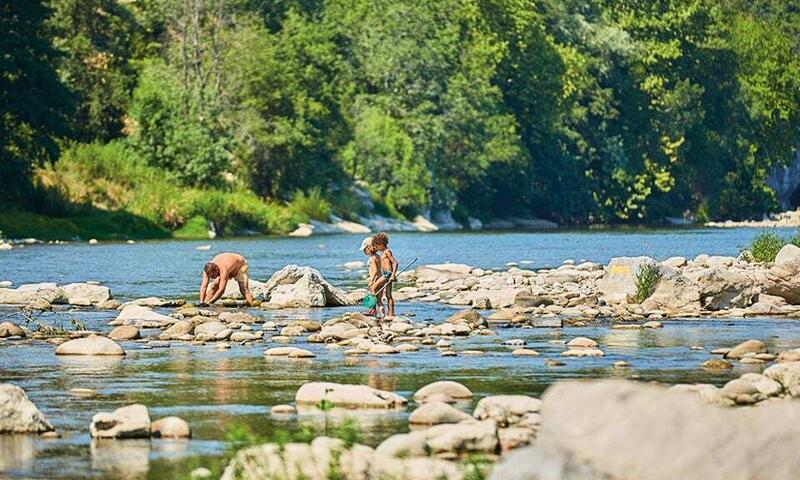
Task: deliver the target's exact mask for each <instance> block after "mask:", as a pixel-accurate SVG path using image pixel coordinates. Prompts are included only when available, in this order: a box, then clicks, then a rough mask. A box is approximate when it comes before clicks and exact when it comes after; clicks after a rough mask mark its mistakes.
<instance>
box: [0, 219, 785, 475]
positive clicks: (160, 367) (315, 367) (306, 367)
mask: <svg viewBox="0 0 800 480" xmlns="http://www.w3.org/2000/svg"><path fill="white" fill-rule="evenodd" d="M757 233H758V232H757V231H755V230H747V229H736V230H710V229H694V230H655V231H654V230H647V231H642V230H633V231H611V232H608V231H575V232H562V231H558V232H527V233H446V234H393V235H392V240H391V244H392V247H393V250H394V251H395V254H396V255H397V256H398V257H399V259H400V261H401V263H403V262H404V261H406V260H408V259H410V258H413V257H418V258H419V262H420V264H426V263H440V262H445V261H454V262H463V263H468V264H471V265H475V266H480V267H484V268H505V267H504V265H505V263H506V262H511V261H513V262H523V261H524V262H525V263H523V264H521V266H523V267H525V268H539V267H545V266H548V265H549V266H555V265H558V264H560V263H561V262H562V261H563V260H565V259H573V260H575V261H581V260H584V259H585V260H591V261H598V262H606V261H608V260H609V259H610V258H611V257H612V256H620V255H642V254H644V255H650V256H653V257H655V258H658V259H663V258H666V257H668V256H671V255H683V256H686V257H693V256H695V255H697V254H700V253H709V254H720V255H736V254H737V252H738V250H739V248H740V247H742V246H745V245H747V244H748V243H749V241H750V239H751V238H752V236H753V235H755V234H757ZM204 243H205V244H210V245H211V250H210V251H198V250H196V249H195V248H196V247H197V246H198V245H202V244H204ZM359 244H360V238H359V237H358V236H344V235H343V236H330V237H316V238H307V239H286V238H252V239H251V238H248V239H231V240H221V241H214V242H210V243H209V242H183V241H164V242H141V243H137V244H134V245H128V244H124V243H119V244H101V245H95V246H89V245H86V244H69V245H55V246H32V247H26V248H23V249H17V250H12V251H9V252H0V280H11V281H12V282H14V283H15V284H17V285H18V284H22V283H32V282H44V281H53V282H57V283H68V282H73V281H86V280H97V281H100V282H102V283H103V284H105V285H107V286H109V287H111V289H112V291H113V293H114V295H115V297H117V298H120V299H123V300H124V299H130V298H138V297H143V296H150V295H157V296H163V297H176V298H178V297H179V298H186V299H188V300H192V299H194V298H196V293H195V292H196V289H197V285H198V283H199V271H200V268H201V266H202V264H203V263H204V262H205V261H206V260H207V259H208V258H209V257H210V256H212V255H213V254H214V253H215V252H219V251H226V250H233V251H239V252H242V253H243V254H245V255H246V256H247V257H248V259H249V261H250V265H251V267H250V270H251V272H252V274H253V277H254V278H256V279H259V280H264V279H265V278H267V277H268V276H269V274H270V273H271V272H273V271H274V270H276V269H278V268H280V267H282V266H284V265H286V264H288V263H297V264H301V265H311V266H314V267H316V268H318V269H319V270H320V271H321V272H322V273H323V275H324V276H325V277H326V278H328V279H329V280H331V281H332V282H333V283H335V284H337V285H340V286H345V287H346V286H352V285H355V284H358V283H359V282H360V280H361V276H362V275H363V272H359V271H348V270H344V269H343V268H341V267H340V265H342V264H343V263H345V262H347V261H352V260H360V259H363V256H360V255H361V254H360V252H358V250H357V249H358V246H359ZM528 262H533V263H528ZM398 310H399V312H398V313H400V314H409V315H413V316H414V317H413V318H414V320H415V321H423V320H427V321H434V322H440V321H441V320H443V319H444V318H445V317H446V316H447V315H449V314H451V313H452V312H453V311H454V310H453V309H452V308H450V307H448V306H445V305H438V304H424V303H403V304H401V305H399V306H398ZM343 311H346V309H315V310H308V311H303V310H291V311H270V312H265V311H261V310H254V311H251V313H254V314H257V315H260V316H262V317H264V318H265V319H266V320H286V319H287V318H309V319H312V320H317V321H323V320H325V319H327V318H332V317H334V316H336V315H337V314H341V313H342V312H343ZM12 313H13V311H12V310H10V309H0V316H3V315H8V314H12ZM164 313H169V310H164ZM115 314H116V312H105V311H101V312H98V311H92V310H86V309H84V310H81V309H75V310H70V311H66V310H60V311H57V312H52V313H46V314H42V315H41V316H40V320H41V321H43V322H46V323H54V324H63V323H66V322H67V321H68V319H70V318H77V319H80V320H81V321H83V322H84V323H85V324H86V326H87V328H89V329H97V330H102V331H108V330H110V328H111V327H109V326H107V322H108V321H109V320H110V319H112V318H114V317H115ZM12 320H14V319H13V318H12ZM16 320H19V319H18V318H17V319H16ZM609 327H610V325H608V324H593V325H590V326H587V327H582V328H568V329H563V330H562V329H516V328H514V329H506V328H496V327H493V328H495V329H496V331H497V332H498V334H499V335H498V336H477V337H467V338H463V339H454V341H453V344H454V349H455V350H466V349H479V350H483V351H484V352H485V355H483V356H466V355H459V356H457V357H440V356H439V353H438V351H437V350H435V349H433V348H424V347H423V348H422V349H421V350H420V351H419V352H414V353H404V354H398V355H393V356H382V357H379V356H364V357H360V358H356V359H351V358H345V357H344V356H343V355H342V353H341V350H331V349H326V348H325V346H324V345H317V344H303V345H301V346H302V347H303V348H307V349H309V350H311V351H313V352H314V353H316V355H317V357H316V358H315V359H313V360H311V361H290V360H286V359H271V358H265V357H264V356H263V355H262V353H263V350H264V345H263V344H262V345H253V346H240V345H236V344H234V345H233V348H231V349H230V350H223V351H220V350H216V349H215V348H214V346H213V345H204V346H190V345H187V344H181V343H173V345H172V346H171V347H170V348H153V349H149V348H146V347H145V345H144V344H143V343H141V342H122V344H123V346H124V347H125V349H126V351H127V353H128V354H127V355H126V356H125V357H124V358H114V359H103V358H68V357H56V356H55V355H54V354H53V346H52V345H49V344H47V343H44V342H28V341H25V342H19V341H5V342H2V341H0V382H12V383H15V384H18V385H20V386H21V387H23V388H24V389H25V390H26V392H28V395H29V396H30V398H31V399H32V400H33V402H34V403H36V405H37V406H38V407H39V408H40V409H41V410H42V411H43V413H44V414H45V415H46V416H47V418H48V419H49V420H50V422H51V423H53V425H54V426H55V427H56V429H57V430H58V431H59V432H60V433H61V434H62V437H61V438H59V439H50V440H46V439H40V438H38V437H36V436H26V435H13V436H8V435H7V436H0V478H64V479H84V478H92V479H95V478H96V479H115V478H124V479H145V478H147V479H168V478H187V475H186V473H187V472H188V471H189V470H191V468H193V467H196V466H201V465H211V464H213V463H214V462H218V461H219V459H220V458H222V457H223V456H224V455H225V454H226V449H227V448H228V443H227V442H226V441H225V432H226V431H230V430H232V429H234V428H236V427H237V426H240V425H246V426H247V428H249V430H251V431H252V432H254V433H257V434H259V435H261V436H265V437H269V436H271V435H274V434H275V432H277V431H279V430H288V431H293V430H297V429H298V428H299V426H300V425H301V424H307V425H310V426H311V427H312V428H313V429H315V431H317V432H318V433H322V432H323V431H324V429H325V428H326V424H329V425H333V424H336V423H337V422H339V421H341V420H342V419H343V418H345V417H346V416H350V417H353V418H355V419H356V421H357V422H358V424H359V425H360V430H361V435H362V441H363V442H364V443H367V444H372V445H375V444H377V443H379V442H380V441H381V440H382V439H383V438H385V437H386V436H388V435H390V434H392V433H396V432H402V431H406V430H407V428H408V427H407V418H408V413H409V412H410V411H411V410H413V408H414V406H413V403H412V404H411V405H410V406H409V408H408V409H406V410H397V411H388V412H387V411H380V412H352V411H351V412H345V413H342V412H331V413H329V414H328V415H327V417H328V418H326V415H325V414H323V413H321V412H308V413H306V412H301V414H300V415H295V416H288V417H273V416H270V414H269V407H270V406H272V405H276V404H280V403H290V402H292V401H293V399H294V393H295V391H296V390H297V388H298V387H299V386H300V385H301V384H302V383H303V382H306V381H311V380H314V381H320V380H324V381H334V382H345V383H362V384H368V385H371V386H373V387H376V388H381V389H387V390H394V391H397V392H398V393H400V394H402V395H405V396H407V397H408V398H410V397H411V395H412V394H413V392H414V391H415V390H416V389H418V388H419V387H421V386H423V385H425V384H426V383H429V382H431V381H435V380H439V379H450V380H456V381H459V382H462V383H464V384H465V385H467V386H468V387H469V388H470V389H471V390H472V391H473V392H474V393H475V394H476V397H475V399H473V401H472V402H471V403H466V404H463V405H461V407H463V408H465V409H470V408H471V407H472V406H474V402H476V401H477V400H478V399H479V398H481V397H483V396H486V395H489V394H499V393H522V394H531V395H537V396H538V395H539V394H541V393H542V392H543V391H544V389H545V388H546V387H547V386H548V385H549V384H551V383H553V382H554V381H556V380H560V379H574V378H596V377H620V378H636V379H640V380H642V381H659V382H664V383H678V382H708V383H714V384H718V385H719V384H722V383H724V382H725V381H727V380H728V379H730V378H732V377H735V376H739V375H741V374H742V373H744V372H746V371H758V370H759V369H760V368H759V367H752V366H747V365H737V366H736V368H734V369H733V370H732V371H729V372H722V373H715V372H707V371H704V370H701V369H699V368H698V365H699V364H700V363H702V362H703V361H705V360H707V359H709V358H711V356H710V355H709V353H708V351H709V350H711V349H714V348H718V347H725V346H732V345H735V344H736V343H738V342H740V341H743V340H746V339H749V338H759V339H762V340H764V341H766V342H767V343H768V344H769V345H770V349H774V350H780V349H786V348H796V347H799V346H800V330H798V328H797V327H796V325H795V323H794V321H791V320H776V319H734V320H730V319H726V320H675V321H669V322H665V326H664V328H663V329H659V330H640V331H626V330H612V329H610V328H609ZM143 334H144V335H157V334H158V331H157V330H145V331H144V332H143ZM575 336H587V337H590V338H593V339H595V340H597V341H598V342H599V343H600V344H601V346H602V348H603V350H604V351H605V353H606V356H605V357H603V358H583V359H567V360H565V365H564V366H560V367H548V366H546V365H545V361H546V360H547V359H548V358H557V357H558V355H559V353H560V352H561V351H562V350H563V349H564V347H563V345H562V342H563V341H566V340H569V339H570V338H572V337H575ZM511 338H521V339H525V340H526V341H527V343H528V346H529V348H534V349H536V350H538V351H539V352H540V353H541V355H540V356H539V357H514V356H511V355H510V350H511V348H510V347H506V346H503V345H502V341H503V340H507V339H511ZM692 347H703V348H704V350H698V349H693V348H692ZM617 360H625V361H627V362H629V363H630V365H631V367H630V368H628V369H624V370H620V369H614V368H613V367H612V365H613V363H614V362H615V361H617ZM77 387H80V388H91V389H94V390H96V391H97V392H98V394H97V395H96V396H93V397H77V396H74V395H71V394H70V393H69V391H70V389H71V388H77ZM130 403H142V404H145V405H147V406H148V407H149V409H150V414H151V417H152V418H159V417H163V416H167V415H177V416H180V417H182V418H184V419H186V420H187V421H188V422H189V423H190V424H191V426H192V430H193V438H192V439H191V440H188V441H169V440H156V439H153V440H117V441H92V440H91V439H90V438H89V434H88V426H89V422H90V420H91V417H92V415H94V414H95V413H96V412H98V411H101V410H113V409H114V408H118V407H120V406H123V405H126V404H130Z"/></svg>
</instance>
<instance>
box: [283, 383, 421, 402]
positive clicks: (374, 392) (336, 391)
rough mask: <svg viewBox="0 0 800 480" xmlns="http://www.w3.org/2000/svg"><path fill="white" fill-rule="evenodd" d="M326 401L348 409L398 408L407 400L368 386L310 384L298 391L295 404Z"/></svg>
mask: <svg viewBox="0 0 800 480" xmlns="http://www.w3.org/2000/svg"><path fill="white" fill-rule="evenodd" d="M323 399H324V400H326V401H328V402H330V403H331V404H333V405H334V406H339V407H348V408H398V407H404V406H405V405H406V403H408V402H407V400H406V399H405V398H403V397H401V396H400V395H397V394H396V393H392V392H387V391H383V390H378V389H375V388H372V387H368V386H366V385H351V384H341V383H332V382H309V383H306V384H304V385H303V386H301V387H300V389H298V390H297V393H296V394H295V402H297V403H298V404H305V405H308V404H311V405H316V404H317V403H319V402H320V401H321V400H323Z"/></svg>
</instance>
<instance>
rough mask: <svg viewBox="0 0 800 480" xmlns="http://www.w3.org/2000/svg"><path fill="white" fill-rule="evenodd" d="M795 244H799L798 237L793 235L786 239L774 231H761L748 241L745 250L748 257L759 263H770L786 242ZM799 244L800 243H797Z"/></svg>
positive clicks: (799, 238)
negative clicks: (747, 252)
mask: <svg viewBox="0 0 800 480" xmlns="http://www.w3.org/2000/svg"><path fill="white" fill-rule="evenodd" d="M789 242H791V243H793V244H795V245H798V244H800V237H798V236H797V235H795V236H794V237H792V238H791V240H787V239H785V238H783V237H781V236H780V235H778V233H777V232H775V231H769V230H766V231H763V232H761V233H759V234H758V235H756V236H755V238H753V240H752V241H751V242H750V247H749V248H747V250H748V251H749V252H750V258H752V259H753V260H754V261H756V262H760V263H772V262H774V261H775V257H776V256H777V255H778V252H780V250H781V248H783V247H784V246H785V245H786V244H787V243H789ZM798 246H800V245H798Z"/></svg>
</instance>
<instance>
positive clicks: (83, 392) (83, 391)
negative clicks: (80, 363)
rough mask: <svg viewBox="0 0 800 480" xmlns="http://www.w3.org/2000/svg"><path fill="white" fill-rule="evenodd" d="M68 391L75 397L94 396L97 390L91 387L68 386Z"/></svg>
mask: <svg viewBox="0 0 800 480" xmlns="http://www.w3.org/2000/svg"><path fill="white" fill-rule="evenodd" d="M69 393H71V394H72V395H75V396H76V397H94V396H95V395H97V391H95V390H92V389H91V388H70V389H69Z"/></svg>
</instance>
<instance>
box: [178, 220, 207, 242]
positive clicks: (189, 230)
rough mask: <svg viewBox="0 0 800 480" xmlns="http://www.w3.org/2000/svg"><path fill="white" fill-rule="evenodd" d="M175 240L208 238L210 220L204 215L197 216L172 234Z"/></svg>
mask: <svg viewBox="0 0 800 480" xmlns="http://www.w3.org/2000/svg"><path fill="white" fill-rule="evenodd" d="M172 236H173V237H175V238H208V220H207V219H206V218H205V217H204V216H202V215H195V216H194V217H192V218H190V219H189V220H188V221H187V222H186V223H185V224H183V226H182V227H181V228H179V229H177V230H175V231H174V232H173V233H172Z"/></svg>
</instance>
